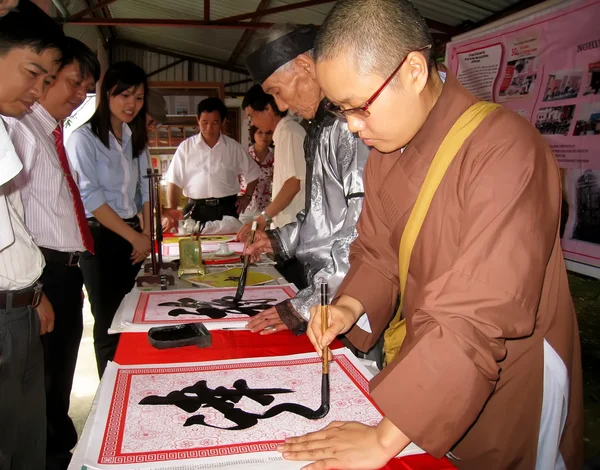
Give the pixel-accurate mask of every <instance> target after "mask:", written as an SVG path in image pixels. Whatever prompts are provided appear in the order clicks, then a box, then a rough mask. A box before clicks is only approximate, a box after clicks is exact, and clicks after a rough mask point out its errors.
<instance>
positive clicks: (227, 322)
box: [110, 284, 297, 333]
mask: <svg viewBox="0 0 600 470" xmlns="http://www.w3.org/2000/svg"><path fill="white" fill-rule="evenodd" d="M236 290H237V289H236V288H231V287H224V288H204V289H182V290H170V291H150V292H144V291H140V290H139V289H133V290H132V291H131V292H130V293H129V294H127V295H126V296H125V298H124V299H123V302H122V303H121V305H120V306H119V309H118V310H117V313H116V314H115V318H114V320H113V324H112V326H111V330H110V331H111V332H117V333H120V332H124V331H148V330H149V329H150V328H151V327H153V326H166V325H177V324H180V323H190V322H202V323H204V325H205V326H206V328H207V329H209V330H218V329H222V328H244V326H245V325H246V323H247V322H248V321H249V320H250V318H251V317H250V316H248V315H245V314H236V313H229V312H228V313H227V314H226V316H225V317H224V318H218V319H213V318H210V317H208V316H204V315H195V314H193V313H192V312H194V308H191V307H189V308H188V307H182V308H184V310H186V311H188V312H190V313H188V314H181V315H177V316H172V315H169V312H171V311H172V310H174V309H176V308H178V307H175V306H160V305H159V304H162V303H165V302H178V301H179V300H180V299H183V298H191V299H194V300H197V301H199V302H212V301H213V300H215V299H221V298H223V297H232V298H233V296H234V295H235V292H236ZM296 292H297V290H296V288H295V287H294V286H293V285H292V284H283V285H274V286H249V287H246V289H245V291H244V297H243V299H242V305H246V306H252V305H266V308H269V307H270V306H275V305H277V304H278V303H280V302H283V301H285V300H288V299H291V298H293V297H294V296H295V295H296ZM260 300H268V301H269V302H267V303H264V304H261V303H260V302H258V301H260ZM217 307H218V308H224V307H219V306H218V305H217Z"/></svg>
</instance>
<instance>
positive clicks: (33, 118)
mask: <svg viewBox="0 0 600 470" xmlns="http://www.w3.org/2000/svg"><path fill="white" fill-rule="evenodd" d="M6 123H7V125H8V134H9V136H10V138H11V140H12V142H13V145H14V146H15V150H16V151H17V154H18V155H19V156H20V157H21V161H22V163H23V171H21V173H19V175H18V176H17V177H16V178H15V184H16V185H17V187H18V188H19V190H20V191H21V197H22V199H23V205H24V206H25V222H26V223H27V228H28V229H29V232H30V233H31V234H32V235H33V239H34V241H35V243H36V245H37V246H43V247H44V248H50V249H52V250H57V251H65V252H72V251H81V252H83V251H85V248H84V247H83V241H82V240H81V232H80V231H79V226H78V225H77V217H76V215H75V206H74V204H73V197H72V196H71V192H70V191H69V187H68V185H67V179H66V178H65V175H64V172H63V170H62V167H61V165H60V161H59V160H58V154H57V153H56V144H55V142H54V135H53V134H52V132H53V131H54V129H56V126H57V125H58V123H57V122H56V120H55V119H54V118H53V117H52V116H51V115H50V114H49V113H48V111H46V109H45V108H44V107H43V106H42V105H41V104H39V103H36V104H35V105H33V107H32V109H31V112H30V113H28V114H26V115H25V116H23V117H22V118H20V119H14V118H7V119H6Z"/></svg>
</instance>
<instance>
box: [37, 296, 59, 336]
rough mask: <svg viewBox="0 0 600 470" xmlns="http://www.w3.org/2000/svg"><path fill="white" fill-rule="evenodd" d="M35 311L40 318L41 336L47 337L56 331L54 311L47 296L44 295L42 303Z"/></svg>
mask: <svg viewBox="0 0 600 470" xmlns="http://www.w3.org/2000/svg"><path fill="white" fill-rule="evenodd" d="M35 309H36V310H37V313H38V315H39V317H40V334H42V335H45V334H46V333H50V332H51V331H52V330H54V309H53V308H52V304H51V303H50V300H48V297H46V294H42V297H41V299H40V303H39V305H38V306H37V307H36V308H35Z"/></svg>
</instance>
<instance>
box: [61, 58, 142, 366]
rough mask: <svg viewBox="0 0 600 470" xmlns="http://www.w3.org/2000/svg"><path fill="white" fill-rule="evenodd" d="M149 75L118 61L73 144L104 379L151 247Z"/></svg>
mask: <svg viewBox="0 0 600 470" xmlns="http://www.w3.org/2000/svg"><path fill="white" fill-rule="evenodd" d="M147 91H148V83H147V79H146V73H145V72H144V71H143V70H142V69H141V68H140V67H138V66H137V65H135V64H133V63H131V62H120V63H116V64H114V65H112V66H111V67H110V68H109V69H108V70H107V71H106V74H105V75H104V79H103V80H102V89H101V93H100V95H99V96H98V99H99V106H98V108H97V109H96V112H95V113H94V115H93V116H92V118H91V119H90V120H89V122H87V123H86V124H84V125H83V126H81V127H80V128H79V129H77V130H76V131H74V132H73V134H72V135H71V137H70V138H69V140H68V141H67V144H66V150H67V154H68V156H69V159H70V162H71V165H72V166H73V169H74V170H75V172H76V175H77V177H78V179H79V181H78V183H79V189H80V192H81V198H82V200H83V204H84V206H85V211H86V216H87V218H88V224H89V226H90V229H91V232H92V235H93V237H94V254H93V255H92V254H91V253H89V252H87V253H85V254H84V255H83V256H82V257H81V261H80V265H81V271H82V272H83V279H84V282H85V287H86V289H87V292H88V296H89V300H90V304H91V307H92V314H93V315H94V320H95V321H94V348H95V351H96V362H97V365H98V373H99V375H100V377H102V374H103V373H104V369H105V367H106V363H107V362H108V361H110V360H112V359H113V358H114V355H115V351H116V349H117V343H118V341H119V335H109V334H108V329H109V327H110V325H111V323H112V320H113V317H114V315H115V312H116V311H117V309H118V307H119V304H120V303H121V300H123V297H125V295H126V294H127V293H128V292H129V291H130V290H131V289H132V287H133V285H134V283H135V278H136V275H137V273H138V272H139V269H140V266H141V264H142V262H143V260H144V259H145V258H146V257H147V256H148V254H149V253H150V236H149V230H150V228H149V224H145V227H147V231H148V232H147V233H146V232H142V230H141V229H140V221H139V219H138V217H137V215H136V214H137V213H138V212H139V210H138V208H137V207H136V196H137V199H138V200H140V199H141V200H142V201H143V216H144V220H150V207H149V204H148V184H147V180H145V179H143V178H142V176H143V175H145V174H146V169H147V167H148V158H147V155H146V143H147V131H146V103H145V97H146V94H147Z"/></svg>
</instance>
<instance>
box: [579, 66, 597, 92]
mask: <svg viewBox="0 0 600 470" xmlns="http://www.w3.org/2000/svg"><path fill="white" fill-rule="evenodd" d="M587 75H588V77H587V86H586V87H585V91H584V92H583V96H587V95H597V94H598V93H600V61H598V62H594V63H591V64H589V65H588V74H587Z"/></svg>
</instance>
